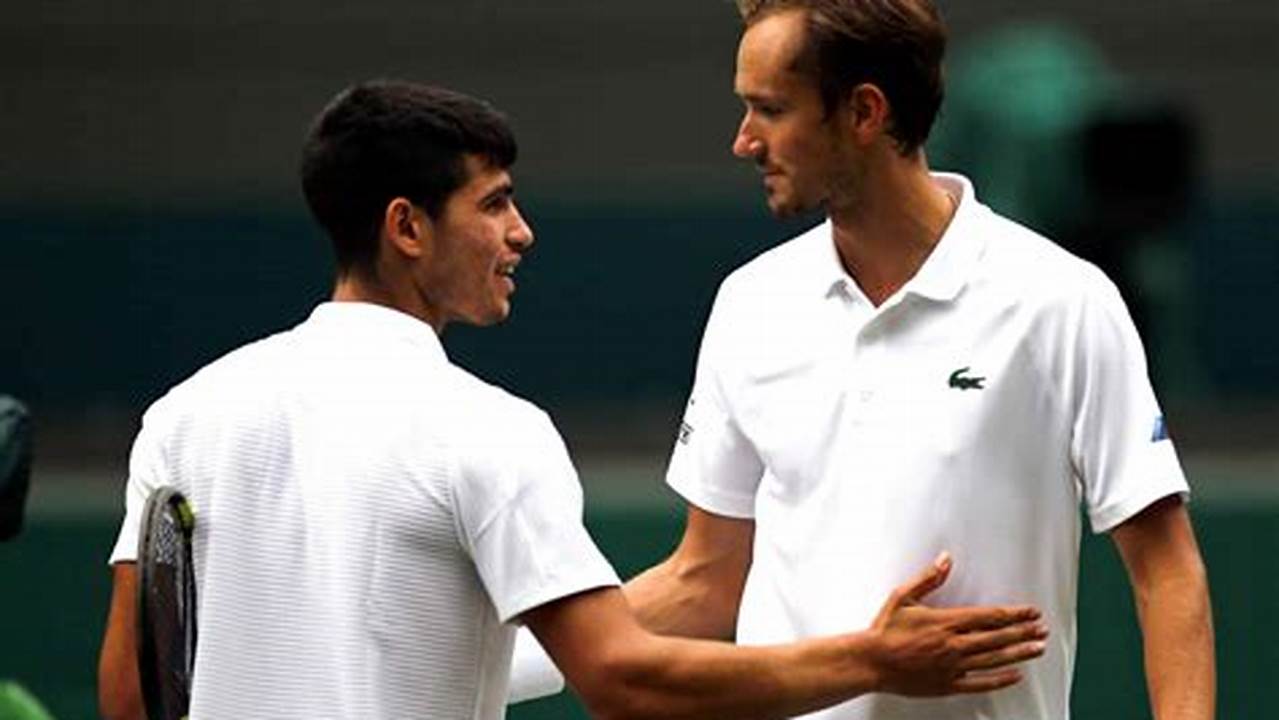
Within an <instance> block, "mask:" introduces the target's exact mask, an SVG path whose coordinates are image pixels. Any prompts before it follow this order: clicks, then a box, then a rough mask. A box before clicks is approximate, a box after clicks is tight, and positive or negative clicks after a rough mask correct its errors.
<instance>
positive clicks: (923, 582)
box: [894, 551, 952, 605]
mask: <svg viewBox="0 0 1279 720" xmlns="http://www.w3.org/2000/svg"><path fill="white" fill-rule="evenodd" d="M951 565H952V561H951V559H950V553H948V552H945V551H943V552H942V553H941V554H940V555H938V556H937V559H936V560H934V561H933V564H932V565H930V566H928V568H927V569H925V570H924V571H923V572H921V573H919V574H918V575H916V576H915V577H914V578H913V579H912V580H911V581H910V582H908V583H906V584H905V585H902V586H900V587H898V588H897V590H896V592H895V593H894V595H895V596H896V597H899V598H900V599H901V604H902V605H914V604H915V603H918V602H920V601H921V600H923V599H924V597H925V596H926V595H928V593H930V592H932V591H934V590H936V589H937V588H939V587H941V586H942V583H944V582H946V578H947V577H949V576H950V568H951Z"/></svg>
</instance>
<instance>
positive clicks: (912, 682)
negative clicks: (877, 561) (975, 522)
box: [871, 553, 1048, 697]
mask: <svg viewBox="0 0 1279 720" xmlns="http://www.w3.org/2000/svg"><path fill="white" fill-rule="evenodd" d="M950 569H951V559H950V556H949V555H948V554H946V553H942V555H940V556H939V557H938V558H937V560H936V561H935V562H934V563H933V566H932V567H930V568H928V569H927V570H925V571H924V572H922V573H920V575H919V576H917V577H916V578H915V579H914V580H912V581H910V582H908V583H906V584H905V585H902V586H900V587H898V588H897V589H895V590H894V591H893V592H892V594H890V595H889V596H888V600H887V602H885V603H884V605H883V607H882V608H880V611H879V614H878V615H877V616H876V617H875V622H874V624H873V625H872V626H871V631H872V632H873V633H875V634H876V635H877V636H878V638H879V641H880V642H879V643H878V646H879V647H880V649H881V650H880V652H879V653H877V657H876V663H875V664H876V667H877V668H878V669H879V670H878V673H879V682H878V683H877V685H878V687H879V689H880V691H882V692H890V693H895V694H898V695H912V696H924V697H927V696H937V695H949V694H953V693H977V692H989V691H991V690H998V689H1000V688H1004V687H1008V686H1009V685H1012V684H1014V683H1016V682H1017V681H1019V680H1020V679H1021V673H1020V672H1019V671H1018V670H1017V669H1015V668H1011V667H1008V666H1009V665H1012V664H1014V663H1019V662H1022V661H1025V660H1030V659H1031V658H1036V657H1039V656H1040V655H1042V654H1043V653H1044V642H1043V641H1044V639H1045V638H1046V637H1048V629H1047V627H1046V626H1045V625H1044V624H1043V623H1042V622H1040V621H1039V611H1038V610H1036V609H1035V608H1033V607H1029V606H1015V607H966V608H930V607H925V606H923V605H920V602H921V601H922V600H923V599H924V597H925V596H926V595H928V594H929V593H931V592H932V591H934V590H936V589H937V588H939V587H941V585H942V583H944V582H946V578H947V576H948V575H949V574H950Z"/></svg>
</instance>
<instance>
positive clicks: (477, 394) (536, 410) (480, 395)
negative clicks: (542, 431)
mask: <svg viewBox="0 0 1279 720" xmlns="http://www.w3.org/2000/svg"><path fill="white" fill-rule="evenodd" d="M445 378H446V384H447V386H448V387H449V389H450V392H451V393H453V394H454V402H453V403H452V406H453V408H454V409H455V410H456V420H457V423H458V426H459V427H460V428H469V429H480V430H484V429H486V428H487V430H485V431H486V432H492V431H496V430H500V431H502V432H508V431H510V432H519V431H522V430H529V429H532V428H535V427H537V426H541V425H546V424H549V423H550V419H549V416H548V415H547V413H546V411H545V410H543V409H542V408H541V407H539V406H538V405H537V404H535V403H533V402H532V401H531V400H527V399H525V398H523V397H521V396H519V395H517V394H515V393H514V392H511V391H510V390H508V389H506V388H504V387H502V386H501V385H498V384H496V383H493V382H489V381H488V380H485V379H483V378H480V377H479V376H477V375H475V374H474V373H472V372H470V371H469V370H467V369H465V368H463V367H460V366H458V365H454V364H452V363H449V364H448V365H447V367H446V369H445Z"/></svg>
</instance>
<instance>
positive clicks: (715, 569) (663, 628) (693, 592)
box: [624, 505, 755, 640]
mask: <svg viewBox="0 0 1279 720" xmlns="http://www.w3.org/2000/svg"><path fill="white" fill-rule="evenodd" d="M754 539H755V522H754V521H753V520H742V519H738V518H730V517H724V516H722V515H715V514H713V513H709V512H706V511H705V510H701V509H699V508H697V507H694V506H692V505H690V506H689V508H688V518H687V520H686V522H685V525H684V536H683V538H682V539H681V540H680V544H679V546H678V547H677V548H676V549H675V552H673V553H671V556H670V557H669V558H667V559H666V560H664V561H662V562H660V563H658V564H657V565H654V566H653V567H651V568H649V569H648V570H645V571H644V572H642V573H640V574H639V575H636V576H635V577H634V578H632V579H631V580H629V581H627V583H626V586H625V588H624V590H625V592H626V600H627V602H629V603H630V604H631V607H632V608H634V610H635V616H636V617H637V618H638V619H639V621H640V624H641V625H643V626H644V627H645V628H646V629H648V630H649V632H654V633H657V634H659V635H679V636H682V637H698V638H712V639H718V640H728V639H731V638H732V637H733V635H734V632H735V629H736V627H737V609H738V605H739V604H740V603H741V599H742V589H743V587H745V585H746V573H747V571H749V570H750V566H751V551H752V548H753V545H754Z"/></svg>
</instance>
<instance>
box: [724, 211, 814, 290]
mask: <svg viewBox="0 0 1279 720" xmlns="http://www.w3.org/2000/svg"><path fill="white" fill-rule="evenodd" d="M830 242H831V240H830V224H829V222H821V223H818V224H817V225H814V226H813V227H811V228H809V229H807V230H805V231H803V232H801V233H799V234H797V235H794V236H792V237H790V238H789V239H787V240H785V241H783V242H781V243H779V244H777V245H774V246H773V247H771V248H768V249H767V250H764V251H763V252H761V253H759V254H758V255H756V256H755V257H753V258H751V259H750V260H747V261H746V262H745V263H742V264H741V265H739V266H737V267H736V268H735V269H733V270H732V271H731V272H730V273H729V274H728V275H727V276H726V277H725V278H724V281H723V282H722V283H721V284H720V299H721V300H724V299H736V298H741V299H747V298H765V297H776V295H777V293H778V291H779V290H781V289H791V288H798V287H801V286H812V285H813V284H814V283H816V282H819V280H818V279H817V278H814V276H813V273H814V270H815V269H816V268H821V267H822V262H823V260H824V259H825V258H824V255H823V253H826V254H830V253H833V252H834V251H833V249H832V248H831V247H829V244H830Z"/></svg>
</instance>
